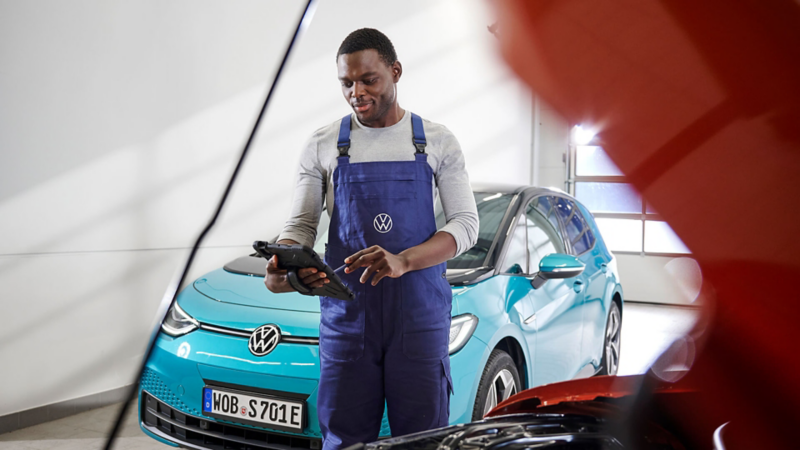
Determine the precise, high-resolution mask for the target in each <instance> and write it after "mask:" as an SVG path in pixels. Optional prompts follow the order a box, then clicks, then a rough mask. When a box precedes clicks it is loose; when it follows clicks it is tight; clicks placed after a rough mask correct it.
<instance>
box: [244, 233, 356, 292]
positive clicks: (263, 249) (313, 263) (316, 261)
mask: <svg viewBox="0 0 800 450" xmlns="http://www.w3.org/2000/svg"><path fill="white" fill-rule="evenodd" d="M253 248H254V249H255V251H256V252H257V253H258V254H259V255H261V256H263V257H264V258H266V259H270V258H272V255H278V267H280V268H281V269H285V270H286V271H287V278H288V280H289V284H290V285H291V286H292V287H293V288H294V289H295V290H296V291H297V292H299V293H301V294H303V295H311V296H323V297H331V298H337V299H339V300H352V299H353V298H355V295H354V294H353V291H352V290H351V289H350V288H349V287H347V285H345V284H344V282H342V279H341V278H339V275H337V274H336V273H334V272H333V269H332V268H331V266H329V265H327V264H325V263H324V262H323V261H322V258H320V257H319V255H318V254H317V252H315V251H314V250H313V249H312V248H311V247H308V246H305V245H300V244H293V245H287V244H270V243H268V242H264V241H255V242H253ZM306 267H314V268H316V269H317V270H321V271H323V272H325V275H326V276H327V278H328V279H329V280H331V281H330V283H327V284H325V285H323V286H321V287H318V288H314V289H312V288H309V287H308V286H306V285H305V284H303V282H301V281H300V278H299V277H298V276H297V269H303V268H306Z"/></svg>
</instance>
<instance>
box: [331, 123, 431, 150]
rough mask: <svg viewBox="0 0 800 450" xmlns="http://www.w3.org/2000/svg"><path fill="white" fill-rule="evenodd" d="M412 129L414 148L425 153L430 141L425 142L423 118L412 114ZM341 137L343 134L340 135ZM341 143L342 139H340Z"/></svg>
mask: <svg viewBox="0 0 800 450" xmlns="http://www.w3.org/2000/svg"><path fill="white" fill-rule="evenodd" d="M411 129H412V130H413V131H414V138H413V142H414V147H416V148H417V153H425V146H426V145H427V144H428V141H426V140H425V129H424V128H423V127H422V118H421V117H420V116H418V115H416V114H414V113H411ZM339 136H341V134H340V135H339ZM339 140H340V141H341V137H340V138H339Z"/></svg>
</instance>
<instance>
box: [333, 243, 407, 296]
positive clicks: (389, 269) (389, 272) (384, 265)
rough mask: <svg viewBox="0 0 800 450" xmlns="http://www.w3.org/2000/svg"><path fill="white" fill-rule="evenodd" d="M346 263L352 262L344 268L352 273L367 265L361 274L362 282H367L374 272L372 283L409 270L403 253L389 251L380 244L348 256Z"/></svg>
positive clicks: (374, 283)
mask: <svg viewBox="0 0 800 450" xmlns="http://www.w3.org/2000/svg"><path fill="white" fill-rule="evenodd" d="M344 262H345V264H350V265H349V266H347V267H346V268H345V269H344V272H345V273H351V272H353V271H354V270H356V269H358V268H359V267H366V268H367V270H365V271H364V273H362V274H361V279H360V281H361V283H362V284H363V283H366V282H367V280H369V277H370V276H372V274H375V276H374V277H372V285H373V286H375V285H377V284H378V282H379V281H381V279H383V278H384V277H389V278H399V277H400V276H402V275H403V274H404V273H406V272H408V261H407V260H406V258H405V256H403V255H395V254H392V253H389V252H388V251H386V250H384V249H383V248H381V247H380V246H378V245H373V246H372V247H369V248H365V249H364V250H361V251H360V252H358V253H355V254H353V255H350V256H348V257H347V258H345V260H344Z"/></svg>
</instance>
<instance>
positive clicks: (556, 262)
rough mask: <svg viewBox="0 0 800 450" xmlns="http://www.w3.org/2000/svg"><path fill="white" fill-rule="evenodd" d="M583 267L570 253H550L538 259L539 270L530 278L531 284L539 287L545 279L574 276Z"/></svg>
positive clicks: (578, 273)
mask: <svg viewBox="0 0 800 450" xmlns="http://www.w3.org/2000/svg"><path fill="white" fill-rule="evenodd" d="M585 267H586V266H585V265H584V264H583V263H582V262H580V261H579V260H578V258H576V257H574V256H572V255H564V254H562V253H551V254H549V255H547V256H545V257H544V258H542V260H541V261H539V272H537V273H536V275H534V277H533V279H532V280H531V286H532V287H533V288H534V289H539V288H540V287H542V286H543V285H544V283H545V282H546V281H547V280H554V279H558V278H572V277H576V276H578V275H580V274H581V273H583V269H584V268H585Z"/></svg>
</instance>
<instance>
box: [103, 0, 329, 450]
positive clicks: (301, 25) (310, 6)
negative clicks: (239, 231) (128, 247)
mask: <svg viewBox="0 0 800 450" xmlns="http://www.w3.org/2000/svg"><path fill="white" fill-rule="evenodd" d="M315 4H316V0H308V2H307V3H306V7H305V9H304V10H303V15H302V16H300V21H299V22H298V23H297V27H296V28H295V30H294V35H292V40H291V41H290V42H289V46H288V47H287V48H286V52H285V53H284V55H283V60H281V64H280V66H278V70H277V72H275V78H274V79H273V80H272V86H270V88H269V93H267V98H266V99H264V104H263V105H262V106H261V111H259V113H258V117H257V118H256V122H255V123H254V124H253V130H252V131H250V137H249V138H247V143H245V145H244V148H243V149H242V153H241V154H240V155H239V161H238V162H237V163H236V168H234V169H233V173H232V174H231V178H230V180H228V185H227V186H226V187H225V192H223V193H222V198H221V199H220V201H219V205H217V209H216V211H214V215H213V216H212V217H211V220H210V221H209V222H208V225H206V227H205V228H204V229H203V231H202V232H201V233H200V235H199V236H198V237H197V240H196V241H195V243H194V246H193V247H192V251H191V252H190V253H189V257H188V258H187V259H186V263H185V264H184V266H183V270H182V271H181V272H180V276H177V277H174V278H173V280H172V281H171V282H170V285H169V287H167V291H166V292H165V293H164V297H163V298H162V300H161V305H160V307H159V311H158V314H157V317H159V318H160V320H158V321H157V325H156V327H155V329H154V330H153V331H152V333H151V334H150V340H149V342H148V344H147V350H146V351H145V353H144V358H142V363H141V365H140V366H139V371H138V372H137V375H136V379H135V383H134V384H133V386H132V387H131V389H130V390H129V391H128V395H127V396H126V397H125V402H124V403H123V404H122V408H120V410H119V413H118V414H117V419H116V420H115V421H114V427H113V428H112V429H111V433H109V435H108V440H107V441H106V445H105V447H104V448H105V450H111V445H112V444H113V443H114V439H115V438H116V436H117V433H118V432H119V428H120V425H121V424H122V421H123V420H124V419H125V414H126V413H127V411H128V407H129V406H130V404H131V401H133V399H134V398H135V397H136V396H137V393H138V391H139V380H141V379H142V375H143V374H144V370H145V368H146V367H147V360H148V359H150V354H151V353H153V347H154V346H155V342H156V338H157V337H158V334H159V331H160V330H161V324H162V323H163V322H164V318H165V317H166V315H167V312H168V311H169V309H170V308H172V305H173V304H174V303H175V299H176V298H177V296H178V289H179V288H180V287H181V285H182V284H183V282H184V281H185V279H186V275H187V274H188V273H189V269H190V268H191V267H192V262H193V261H194V257H195V255H196V254H197V249H198V248H199V247H200V244H201V243H202V242H203V239H205V237H206V235H207V234H208V232H209V231H211V228H213V227H214V224H215V223H216V222H217V218H219V215H220V213H221V212H222V207H223V206H225V202H226V201H227V200H228V194H230V192H231V189H232V188H233V184H234V183H235V182H236V177H237V176H238V175H239V170H240V169H241V168H242V165H243V164H244V159H245V157H246V156H247V152H248V151H249V150H250V145H252V143H253V139H255V136H256V132H257V131H258V126H259V125H260V124H261V119H263V117H264V113H265V112H266V111H267V106H268V105H269V101H270V99H271V98H272V94H273V93H274V92H275V86H276V85H277V84H278V79H279V78H280V76H281V72H283V68H284V67H285V66H286V61H287V60H288V59H289V54H290V53H291V52H292V47H294V43H295V42H296V41H297V37H298V36H299V35H300V33H301V32H302V31H303V30H304V29H306V28H308V25H309V24H310V23H311V19H312V17H313V16H314V8H315ZM167 299H169V301H168V302H167Z"/></svg>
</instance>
